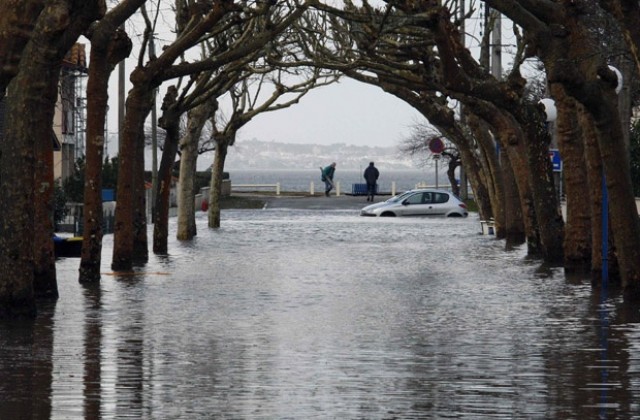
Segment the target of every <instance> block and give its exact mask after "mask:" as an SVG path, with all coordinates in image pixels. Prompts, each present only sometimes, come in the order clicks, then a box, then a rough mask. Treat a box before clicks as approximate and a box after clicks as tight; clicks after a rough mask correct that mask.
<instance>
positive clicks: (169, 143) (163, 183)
mask: <svg viewBox="0 0 640 420" xmlns="http://www.w3.org/2000/svg"><path fill="white" fill-rule="evenodd" d="M177 95H178V90H177V89H176V87H175V86H170V87H169V89H168V91H167V94H166V95H165V98H164V101H163V104H162V109H163V110H164V112H163V114H162V117H161V118H160V124H159V125H160V127H162V128H163V129H164V130H165V140H164V148H163V150H162V158H161V159H160V169H159V170H158V185H157V191H156V202H155V217H154V225H153V252H154V253H156V254H166V253H167V251H168V246H167V241H168V238H169V206H170V204H171V203H170V202H169V201H170V192H171V184H172V182H171V180H172V178H173V166H174V163H175V161H176V155H177V153H178V142H179V138H180V116H181V115H182V111H181V109H180V107H179V105H178V104H177V103H176V99H177Z"/></svg>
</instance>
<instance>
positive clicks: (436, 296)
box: [0, 209, 640, 420]
mask: <svg viewBox="0 0 640 420" xmlns="http://www.w3.org/2000/svg"><path fill="white" fill-rule="evenodd" d="M198 223H199V235H198V237H197V238H196V240H195V241H193V242H192V243H178V242H177V241H175V240H173V239H172V240H171V242H170V249H171V253H170V255H169V256H164V257H157V256H152V257H151V261H150V262H149V263H148V264H147V265H146V266H145V267H141V268H139V270H140V272H139V273H138V274H137V275H127V276H122V275H114V274H113V273H110V269H109V264H110V256H111V242H110V241H111V237H110V236H107V237H106V238H105V251H104V255H105V258H104V259H105V260H106V261H105V265H104V272H105V274H104V276H103V279H102V282H101V283H100V285H98V286H93V287H85V286H81V285H79V284H78V282H77V268H78V262H79V260H78V259H66V260H60V261H59V263H58V276H59V289H60V295H61V297H60V299H59V300H58V302H57V303H55V304H51V305H49V306H47V307H44V308H41V310H40V313H39V316H38V318H37V320H36V321H35V322H21V323H17V324H16V323H11V324H7V323H0V378H1V379H0V419H2V420H4V419H47V418H53V419H81V418H85V419H99V418H104V419H114V418H117V419H125V418H131V419H140V418H142V419H443V418H458V419H485V418H502V419H591V418H601V419H609V418H610V419H614V418H640V405H639V404H640V328H639V325H640V324H639V321H640V317H639V316H638V310H637V308H636V309H633V308H631V309H630V308H625V306H624V305H623V304H622V302H621V299H620V298H619V296H618V295H616V294H614V293H613V292H609V293H602V292H601V291H599V290H593V289H592V287H591V285H590V284H589V282H588V281H584V282H577V281H571V282H570V281H567V280H566V279H565V278H564V275H563V273H562V270H560V269H556V268H543V267H541V266H540V264H539V262H536V261H531V260H528V259H527V258H526V257H525V255H524V254H525V251H524V249H516V250H512V251H506V250H505V249H504V244H503V243H502V242H501V241H497V240H495V239H493V238H492V237H488V236H482V235H480V234H479V232H480V223H479V221H478V219H477V216H476V215H472V216H470V217H469V218H467V219H400V218H398V219H388V218H384V219H375V218H362V217H359V216H358V214H357V211H353V210H334V211H309V210H287V209H276V210H227V211H225V212H224V213H223V220H222V228H220V229H219V230H209V229H207V227H206V219H205V218H204V215H202V214H200V215H199V219H198Z"/></svg>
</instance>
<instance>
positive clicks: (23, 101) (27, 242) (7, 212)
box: [0, 1, 105, 317]
mask: <svg viewBox="0 0 640 420" xmlns="http://www.w3.org/2000/svg"><path fill="white" fill-rule="evenodd" d="M104 9H105V5H104V2H101V1H87V2H84V3H82V5H81V6H78V5H76V4H75V3H74V2H65V1H58V2H52V3H50V4H47V7H46V8H45V9H44V10H43V11H42V13H41V14H40V15H39V18H38V20H37V23H36V25H35V29H34V30H33V32H32V34H31V37H30V40H29V42H28V43H27V44H26V45H25V47H24V51H23V54H22V56H21V58H20V64H19V71H18V73H17V75H16V76H15V77H14V78H13V80H12V82H11V84H10V86H9V93H10V98H11V99H10V101H9V109H8V118H7V123H8V124H7V126H6V131H5V138H4V139H3V142H2V148H3V149H2V151H1V153H0V168H1V169H0V176H1V179H0V200H3V203H2V208H3V212H1V215H0V230H1V231H0V317H11V316H26V317H32V316H35V312H36V305H35V300H34V297H35V293H34V280H35V277H36V272H37V273H38V274H37V275H38V276H39V280H38V287H41V286H43V285H44V288H43V289H42V290H41V292H42V293H44V294H46V295H48V296H54V295H57V285H56V279H55V269H54V270H52V269H51V267H55V265H54V262H53V261H54V256H53V243H52V240H51V238H52V236H53V224H52V223H51V222H50V223H47V222H46V221H43V220H38V221H36V219H35V217H36V215H37V216H38V217H39V218H42V217H44V216H43V215H44V213H46V210H44V211H42V209H39V210H38V211H36V210H35V207H36V206H46V205H47V203H46V200H45V202H38V201H36V197H38V195H37V194H36V192H35V191H36V189H38V188H41V187H44V185H42V184H41V183H47V182H50V178H45V179H42V178H39V171H38V169H37V162H36V161H37V159H38V158H39V157H40V155H43V154H45V153H47V152H46V151H47V150H49V153H53V148H52V142H51V124H52V122H53V114H54V107H55V103H56V100H57V83H58V78H59V74H60V65H61V61H62V58H63V57H64V55H65V54H66V52H67V51H68V50H69V49H70V48H71V46H72V45H73V44H74V43H75V41H76V39H77V38H78V36H79V35H80V34H81V33H82V32H83V31H84V30H85V29H86V28H87V27H88V25H89V24H90V23H91V22H92V21H94V20H95V19H98V18H99V17H100V16H101V14H102V13H104ZM34 142H35V143H34ZM47 159H48V158H47ZM46 166H47V164H46V163H45V164H44V165H43V166H42V168H46ZM43 171H44V172H48V170H47V169H43ZM40 173H43V172H42V171H40ZM45 195H46V192H45ZM47 216H48V217H51V215H47ZM48 217H47V219H48ZM36 249H37V250H38V256H34V250H36ZM49 249H50V250H51V251H49ZM54 288H55V291H54Z"/></svg>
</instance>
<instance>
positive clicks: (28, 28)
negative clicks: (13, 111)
mask: <svg viewBox="0 0 640 420" xmlns="http://www.w3.org/2000/svg"><path fill="white" fill-rule="evenodd" d="M44 4H45V2H44V0H21V1H11V2H9V1H6V2H2V3H0V28H1V30H0V63H2V64H1V65H0V95H1V96H0V97H2V96H4V92H5V89H6V88H7V85H8V84H9V82H11V79H13V78H14V77H15V76H16V74H18V70H19V65H20V59H21V57H22V53H23V50H24V48H25V46H26V45H27V44H28V42H29V40H30V39H31V36H32V34H33V29H34V26H35V24H36V22H37V20H38V15H40V13H41V12H42V9H43V8H44Z"/></svg>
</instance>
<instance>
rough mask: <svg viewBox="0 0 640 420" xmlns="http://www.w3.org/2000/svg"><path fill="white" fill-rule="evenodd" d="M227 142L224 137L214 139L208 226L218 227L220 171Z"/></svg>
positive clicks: (225, 153)
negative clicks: (214, 148)
mask: <svg viewBox="0 0 640 420" xmlns="http://www.w3.org/2000/svg"><path fill="white" fill-rule="evenodd" d="M228 144H229V142H228V141H227V140H226V139H220V140H218V141H216V156H215V158H214V159H213V167H212V168H211V188H210V189H209V215H208V216H209V227H210V228H219V227H220V197H221V196H222V173H223V172H224V161H225V160H226V158H227V151H228V148H229V146H228Z"/></svg>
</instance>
